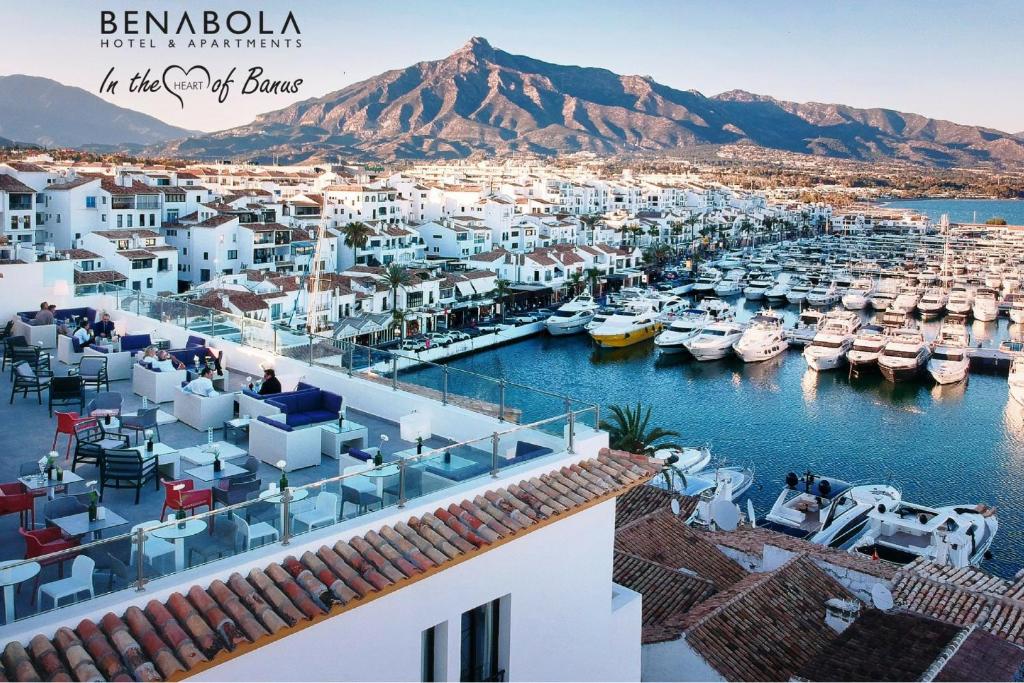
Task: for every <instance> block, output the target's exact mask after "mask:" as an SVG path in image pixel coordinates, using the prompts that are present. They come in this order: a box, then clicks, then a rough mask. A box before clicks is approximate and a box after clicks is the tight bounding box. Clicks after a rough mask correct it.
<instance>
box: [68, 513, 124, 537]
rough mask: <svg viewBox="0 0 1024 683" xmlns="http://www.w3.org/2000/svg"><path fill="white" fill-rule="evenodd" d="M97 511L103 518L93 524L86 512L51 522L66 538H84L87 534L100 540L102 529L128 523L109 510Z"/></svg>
mask: <svg viewBox="0 0 1024 683" xmlns="http://www.w3.org/2000/svg"><path fill="white" fill-rule="evenodd" d="M99 510H102V511H103V513H102V514H103V518H102V519H97V520H96V521H95V522H90V521H89V513H88V512H79V513H77V514H74V515H68V516H67V517H58V518H57V519H54V520H51V521H52V522H53V523H54V524H56V525H57V526H59V527H60V529H61V531H63V532H64V533H65V534H67V535H68V536H85V535H86V534H89V536H90V538H102V537H103V530H104V529H111V528H113V527H118V526H124V525H125V524H127V523H128V520H127V519H125V518H124V517H122V516H121V515H119V514H117V513H116V512H114V511H113V510H111V509H110V508H102V507H101V508H99Z"/></svg>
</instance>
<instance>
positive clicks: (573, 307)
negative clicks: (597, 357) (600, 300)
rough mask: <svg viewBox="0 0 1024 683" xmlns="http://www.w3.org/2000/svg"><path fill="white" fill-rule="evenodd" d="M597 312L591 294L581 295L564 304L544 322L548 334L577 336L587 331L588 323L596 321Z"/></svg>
mask: <svg viewBox="0 0 1024 683" xmlns="http://www.w3.org/2000/svg"><path fill="white" fill-rule="evenodd" d="M596 312H597V302H596V301H594V297H592V296H590V295H589V294H580V295H579V296H577V297H575V298H574V299H572V301H569V302H568V303H565V304H563V305H562V306H560V307H559V308H558V310H557V311H555V312H554V313H552V314H551V316H550V317H549V318H548V319H547V320H545V321H544V326H545V327H546V328H547V330H548V334H552V335H555V336H562V335H568V334H576V333H577V332H582V331H583V330H585V329H586V327H587V323H589V322H590V321H591V320H593V319H594V313H596Z"/></svg>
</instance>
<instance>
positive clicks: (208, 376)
mask: <svg viewBox="0 0 1024 683" xmlns="http://www.w3.org/2000/svg"><path fill="white" fill-rule="evenodd" d="M185 391H187V392H188V393H190V394H195V395H196V396H216V395H217V390H216V389H214V388H213V370H211V369H210V368H203V369H202V371H201V372H200V373H199V377H196V378H195V379H194V380H192V381H191V382H189V383H188V384H186V385H185Z"/></svg>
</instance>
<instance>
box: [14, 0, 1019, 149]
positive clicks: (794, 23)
mask: <svg viewBox="0 0 1024 683" xmlns="http://www.w3.org/2000/svg"><path fill="white" fill-rule="evenodd" d="M189 5H191V9H192V11H193V12H195V11H196V10H202V9H217V10H220V11H221V12H222V14H226V13H227V12H228V11H230V10H232V9H237V8H247V9H249V11H250V13H255V12H256V11H257V10H260V9H262V10H263V11H264V12H265V14H266V15H267V17H268V19H270V21H269V22H268V23H270V24H278V23H279V22H281V21H282V20H283V17H284V16H285V15H286V13H287V11H288V10H289V9H291V10H292V11H293V12H294V14H295V18H296V19H297V21H298V24H299V27H300V29H301V31H302V35H301V38H302V42H303V46H302V47H301V48H299V49H284V48H282V49H277V50H274V49H245V48H242V49H237V48H231V49H225V48H215V49H211V48H206V49H199V48H197V49H185V48H182V47H180V46H179V47H178V48H175V49H173V50H171V49H166V48H163V47H161V48H158V49H151V48H145V49H139V48H136V49H129V48H122V49H119V50H118V49H101V48H100V39H101V37H102V36H101V35H100V30H99V27H100V19H99V13H100V10H101V9H126V8H130V9H140V10H141V9H150V10H160V11H164V10H169V11H171V12H172V16H173V15H176V14H178V13H180V11H181V9H182V8H184V7H186V6H189ZM4 10H5V11H4V16H5V19H6V21H5V23H6V25H7V27H8V30H7V31H5V32H4V46H3V50H2V55H3V57H2V58H0V73H4V74H7V73H26V74H31V75H38V76H46V77H49V78H53V79H55V80H58V81H61V82H63V83H66V84H69V85H76V86H79V87H82V88H85V89H86V90H88V91H90V92H92V93H95V94H99V93H98V90H99V86H100V83H101V81H102V80H103V76H104V74H105V73H106V72H107V70H108V69H109V68H110V67H111V66H113V67H115V68H116V70H117V73H118V75H119V76H120V78H121V80H122V82H121V84H120V86H119V89H118V92H117V94H116V95H104V97H105V98H106V99H109V100H111V101H113V102H115V103H116V104H119V105H122V106H126V107H130V108H132V109H137V110H139V111H144V112H146V113H149V114H153V115H154V116H158V117H159V118H161V119H163V120H164V121H167V122H168V123H173V124H176V125H180V126H184V127H187V128H195V129H201V130H218V129H222V128H227V127H230V126H234V125H239V124H243V123H247V122H249V121H251V120H252V119H253V118H254V116H255V115H256V114H259V113H261V112H265V111H269V110H272V109H276V108H279V107H283V106H285V105H288V104H290V103H291V102H293V101H295V100H298V99H305V98H308V97H316V96H319V95H322V94H324V93H326V92H329V91H331V90H336V89H339V88H341V87H343V86H345V85H348V84H349V83H353V82H355V81H357V80H361V79H363V78H366V77H369V76H372V75H374V74H377V73H379V72H381V71H385V70H387V69H393V68H398V67H403V66H407V65H409V64H411V63H413V62H416V61H422V60H430V59H437V58H440V57H443V56H445V55H446V54H448V53H450V52H452V51H454V50H456V49H457V48H458V47H459V46H461V45H462V44H463V43H464V42H465V41H466V40H467V39H468V38H469V37H470V36H474V35H480V36H484V37H485V38H487V39H488V40H489V41H490V42H491V44H492V45H494V46H495V47H499V48H502V49H504V50H506V51H508V52H512V53H518V54H526V55H530V56H532V57H536V58H538V59H543V60H546V61H552V62H557V63H568V64H579V65H584V66H600V67H605V68H608V69H611V70H613V71H616V72H618V73H626V74H646V75H650V76H652V77H654V78H655V79H656V80H658V81H660V82H662V83H664V84H666V85H670V86H673V87H676V88H680V89H696V90H699V91H701V92H703V93H704V94H706V95H713V94H716V93H719V92H722V91H724V90H731V89H733V88H741V89H744V90H750V91H752V92H757V93H762V94H769V95H773V96H775V97H779V98H782V99H790V100H797V101H808V100H813V101H821V102H841V103H844V104H850V105H854V106H861V107H872V106H880V107H888V108H892V109H898V110H901V111H910V112H917V113H921V114H925V115H927V116H931V117H936V118H943V119H950V120H953V121H957V122H961V123H970V124H980V125H987V126H991V127H994V128H998V129H1001V130H1007V131H1011V132H1013V131H1022V130H1024V68H1022V63H1024V61H1022V58H1021V56H1020V35H1021V31H1022V29H1024V5H1022V4H1021V2H1019V1H1016V0H1006V1H1002V0H1000V1H992V0H985V1H984V2H976V3H968V2H945V1H941V0H939V1H932V2H911V1H908V0H903V1H901V0H888V1H885V2H882V1H877V2H876V1H873V0H858V1H856V2H853V1H851V2H833V1H831V0H826V1H825V2H808V1H793V2H788V1H778V2H773V1H771V0H763V1H755V0H750V1H749V2H738V1H737V2H730V1H728V0H717V1H711V0H708V1H706V2H703V1H693V2H687V1H684V0H677V1H664V2H660V1H650V2H644V1H642V0H638V1H634V2H623V1H621V0H619V1H616V2H608V3H606V2H602V1H601V0H592V1H590V2H583V1H579V2H577V1H574V0H569V1H563V0H542V1H534V0H515V1H513V2H507V1H506V2H492V1H490V0H472V1H466V2H443V1H441V0H429V1H420V2H412V1H409V2H402V1H401V0H400V1H399V2H368V1H367V0H360V2H349V1H347V0H334V1H320V0H317V1H314V0H310V1H308V2H304V1H302V0H292V1H291V2H278V1H276V0H275V1H271V0H264V1H263V2H260V1H259V0H256V1H255V2H252V1H250V0H246V1H245V2H239V1H237V0H236V1H234V2H221V1H220V0H203V1H202V2H191V3H185V2H173V1H171V0H164V1H163V2H150V1H147V0H134V1H133V2H120V1H119V0H105V1H104V2H101V3H92V2H82V1H81V0H74V1H72V0H49V2H44V3H41V4H39V5H35V4H33V3H23V2H22V3H13V2H12V3H5V7H4ZM164 41H165V39H160V42H161V44H162V43H163V42H164ZM179 43H180V40H179ZM169 64H181V65H183V66H186V65H187V66H190V65H193V64H203V65H205V66H207V67H208V68H209V69H210V71H211V72H212V76H213V78H219V77H221V76H222V75H223V74H224V73H226V72H227V71H228V70H229V69H230V68H231V67H237V68H238V72H239V74H241V73H242V72H245V71H246V70H247V69H248V68H249V67H251V66H254V65H260V66H262V67H263V68H264V69H265V70H266V72H267V75H269V76H270V77H271V78H274V79H294V78H302V79H304V83H303V85H302V86H301V89H300V91H299V94H298V95H260V94H257V95H249V96H240V95H238V94H237V93H233V96H232V97H230V98H229V99H228V101H227V102H226V103H225V104H218V103H217V102H216V101H214V98H213V96H210V95H206V96H192V97H186V98H185V99H186V102H185V104H186V106H185V108H184V109H182V108H181V107H180V106H179V104H178V102H177V101H176V100H175V99H173V98H172V97H170V96H169V95H168V94H167V93H166V92H161V93H141V94H140V93H129V92H127V79H128V77H129V76H130V75H131V73H134V72H135V71H144V70H145V69H146V68H151V69H153V70H154V71H155V72H157V73H159V72H162V71H163V69H164V67H166V66H167V65H169ZM236 78H237V79H238V81H239V82H238V84H236V85H235V86H234V87H235V88H236V89H237V88H240V87H241V81H243V80H244V76H239V75H236Z"/></svg>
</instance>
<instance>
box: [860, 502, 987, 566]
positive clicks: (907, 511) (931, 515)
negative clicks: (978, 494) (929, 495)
mask: <svg viewBox="0 0 1024 683" xmlns="http://www.w3.org/2000/svg"><path fill="white" fill-rule="evenodd" d="M998 530H999V520H998V518H997V517H996V511H995V509H994V508H990V507H987V506H985V505H973V506H971V505H949V506H945V507H938V508H932V507H926V506H924V505H915V504H913V503H903V504H902V505H900V506H899V507H897V508H895V509H894V508H893V507H892V506H876V507H875V508H874V509H873V510H871V512H870V513H869V514H868V521H867V524H866V525H865V527H864V533H863V534H862V535H861V536H860V537H859V538H857V539H855V540H854V541H853V543H852V544H851V548H850V550H851V551H852V552H856V553H861V554H863V555H867V556H869V557H872V558H878V559H879V560H882V561H885V562H891V563H893V564H899V565H903V564H909V563H910V562H913V561H914V560H916V559H917V558H919V557H922V558H924V559H926V560H928V561H929V562H934V563H936V564H940V565H945V566H950V567H955V568H957V569H963V568H965V567H969V566H971V565H976V564H979V563H980V562H981V561H982V560H983V559H985V556H986V555H987V554H988V553H989V551H990V548H991V547H992V541H993V539H994V538H995V535H996V532H997V531H998Z"/></svg>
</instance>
